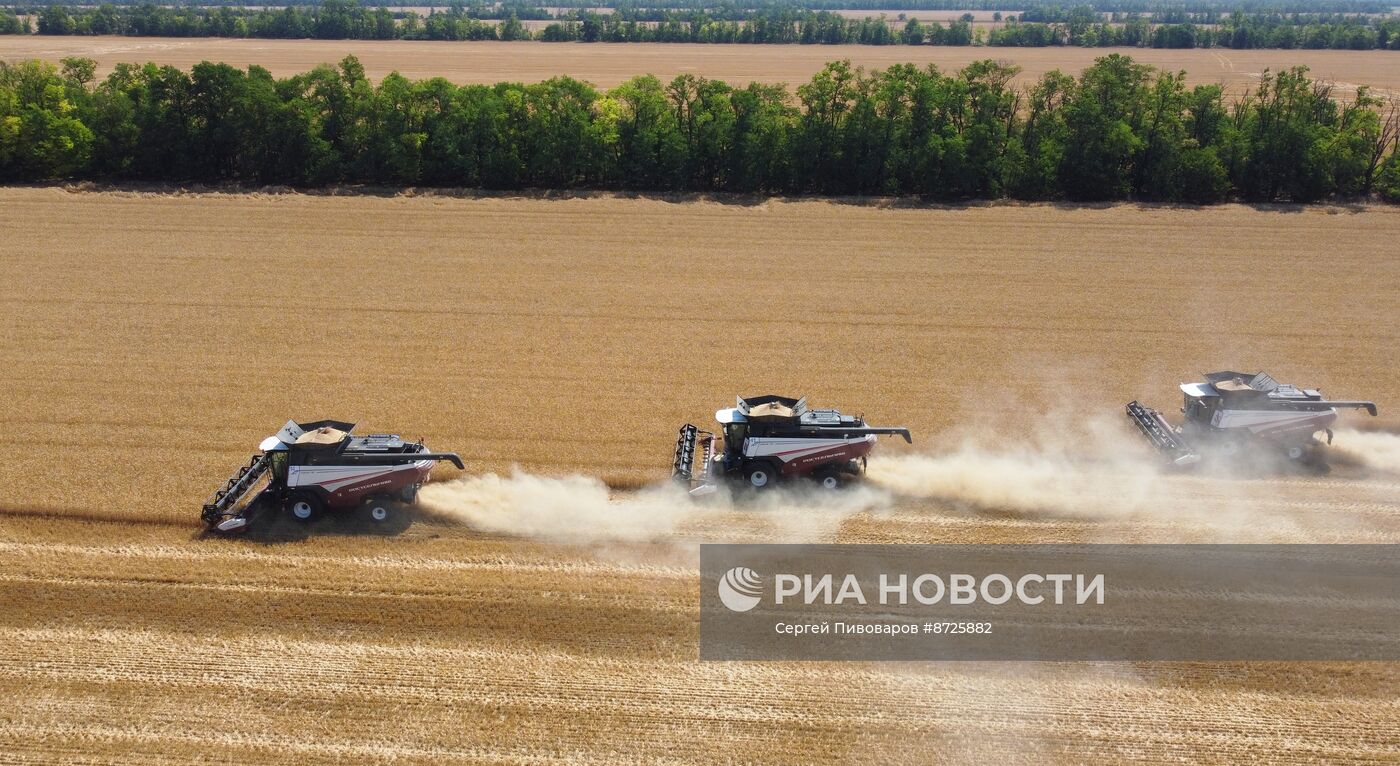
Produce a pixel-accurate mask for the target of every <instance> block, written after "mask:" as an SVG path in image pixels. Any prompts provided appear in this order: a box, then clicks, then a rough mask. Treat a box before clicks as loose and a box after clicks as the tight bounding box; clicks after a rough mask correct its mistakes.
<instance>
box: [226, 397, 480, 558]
mask: <svg viewBox="0 0 1400 766" xmlns="http://www.w3.org/2000/svg"><path fill="white" fill-rule="evenodd" d="M354 428H355V424H354V423H344V422H341V421H338V420H317V421H315V422H312V423H296V422H294V421H290V420H289V421H287V424H286V425H285V426H282V430H280V431H278V432H277V433H276V434H274V435H272V436H269V437H267V438H266V439H263V441H262V443H261V444H259V445H258V450H259V454H256V455H253V457H252V458H251V459H250V460H249V461H248V464H247V465H245V466H243V467H242V468H240V469H239V470H238V472H237V473H235V474H234V475H233V476H232V477H230V478H229V480H228V481H227V482H225V483H224V486H223V488H222V489H220V490H218V491H216V492H215V493H214V495H213V497H211V498H210V499H209V502H207V503H205V504H204V513H203V519H204V523H205V524H208V525H209V527H210V528H211V529H214V530H216V531H218V532H225V533H232V532H239V531H242V530H243V529H245V528H246V527H247V526H248V524H249V523H250V521H251V520H252V519H253V518H254V517H256V516H257V515H259V514H261V513H263V512H265V511H282V512H284V513H286V514H287V516H289V517H290V518H292V519H293V520H295V521H298V522H302V523H308V522H311V521H314V520H316V519H317V518H319V517H320V516H321V515H322V514H323V513H324V512H325V511H328V510H331V511H341V512H344V511H347V510H359V511H362V515H363V516H364V520H365V521H367V522H369V524H370V525H371V526H372V527H374V528H378V529H382V530H384V531H399V530H401V529H403V528H405V527H407V526H408V524H409V523H411V519H410V518H409V517H408V512H407V508H406V507H405V506H407V505H408V504H411V503H413V501H414V500H415V498H416V496H417V492H418V488H419V487H420V486H422V485H423V483H424V482H426V481H427V480H428V474H429V473H430V472H431V471H432V470H433V466H434V465H436V464H437V463H438V462H439V461H447V462H449V463H452V464H453V465H455V466H457V467H458V468H462V467H463V466H462V459H461V458H459V457H457V455H456V453H452V452H429V451H428V448H427V447H425V446H423V442H422V441H419V442H416V443H410V442H405V441H404V440H403V439H401V438H399V436H397V435H396V434H370V435H369V436H354V435H352V434H351V431H352V430H354ZM264 480H266V481H264ZM258 487H261V490H260V491H258V492H256V493H254V492H253V490H254V489H255V488H258ZM245 501H247V502H245Z"/></svg>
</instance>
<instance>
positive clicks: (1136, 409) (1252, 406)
mask: <svg viewBox="0 0 1400 766" xmlns="http://www.w3.org/2000/svg"><path fill="white" fill-rule="evenodd" d="M1181 392H1182V394H1184V395H1185V404H1184V405H1183V406H1182V408H1181V412H1182V413H1183V414H1184V415H1185V420H1184V421H1183V422H1182V424H1181V427H1180V428H1176V427H1173V426H1172V425H1171V424H1170V423H1168V422H1167V419H1166V418H1165V417H1163V416H1162V413H1160V412H1158V411H1157V410H1154V409H1152V408H1151V407H1147V406H1145V405H1142V404H1139V403H1138V402H1136V401H1133V402H1129V403H1128V417H1129V418H1130V419H1132V421H1133V423H1135V424H1136V425H1137V427H1138V430H1140V431H1142V433H1143V435H1144V436H1145V437H1147V440H1148V441H1150V442H1151V443H1152V446H1154V447H1156V448H1157V450H1158V451H1159V452H1161V453H1162V454H1163V455H1165V456H1166V457H1167V458H1168V459H1169V460H1170V461H1171V462H1172V463H1174V464H1176V465H1179V466H1187V465H1193V464H1195V463H1199V462H1200V461H1201V458H1202V457H1211V458H1219V459H1223V460H1227V461H1228V460H1234V459H1238V458H1239V457H1242V456H1244V455H1265V456H1272V455H1282V456H1284V457H1286V458H1288V459H1289V460H1292V461H1295V462H1305V461H1308V460H1310V459H1311V458H1312V456H1313V454H1314V448H1315V447H1317V446H1318V445H1319V444H1320V442H1319V441H1318V439H1317V437H1316V434H1318V433H1319V432H1323V433H1325V434H1326V435H1327V443H1328V444H1331V443H1332V429H1331V426H1332V423H1334V422H1335V421H1336V420H1337V410H1338V409H1364V410H1366V411H1367V412H1370V413H1371V415H1372V416H1374V415H1375V414H1376V405H1375V403H1373V402H1360V401H1331V400H1327V399H1324V398H1323V397H1322V392H1321V391H1317V390H1315V389H1311V388H1298V387H1297V386H1293V385H1289V384H1287V383H1279V382H1278V381H1276V380H1274V379H1273V378H1271V377H1269V375H1268V374H1267V373H1263V372H1260V373H1256V374H1253V375H1250V374H1248V373H1243V372H1233V371H1230V370H1223V371H1221V372H1210V373H1206V375H1205V380H1204V381H1202V382H1200V383H1184V384H1182V385H1181Z"/></svg>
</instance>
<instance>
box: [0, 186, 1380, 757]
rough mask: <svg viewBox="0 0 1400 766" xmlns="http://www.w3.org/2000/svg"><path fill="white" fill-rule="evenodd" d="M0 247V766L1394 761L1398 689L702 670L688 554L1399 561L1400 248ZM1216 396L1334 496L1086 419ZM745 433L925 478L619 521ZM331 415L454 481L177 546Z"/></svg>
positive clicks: (1362, 211)
mask: <svg viewBox="0 0 1400 766" xmlns="http://www.w3.org/2000/svg"><path fill="white" fill-rule="evenodd" d="M0 209H3V210H4V211H5V215H4V216H3V217H0V285H3V287H0V302H3V304H4V312H3V315H0V323H2V324H0V337H3V338H4V339H5V342H4V344H0V370H3V372H2V373H0V375H3V393H4V400H5V405H4V407H3V409H0V422H3V432H4V434H5V436H6V438H5V440H4V444H3V447H0V450H3V454H0V549H3V554H0V603H2V604H4V606H5V608H4V609H3V610H0V639H3V640H0V687H3V689H4V698H5V699H6V700H7V704H6V705H5V706H4V707H3V708H0V752H3V753H5V754H6V758H7V760H12V761H18V762H74V761H79V760H83V759H86V760H92V761H100V762H120V763H183V762H189V761H191V760H196V759H198V760H203V761H207V762H219V763H248V762H297V763H303V764H305V763H330V762H344V761H347V760H355V761H390V760H392V761H394V762H398V763H480V762H493V763H497V762H504V763H574V762H617V763H620V762H649V763H652V762H675V763H685V762H696V761H727V762H735V763H740V762H744V763H757V762H768V763H798V762H801V763H840V762H869V763H928V762H943V763H972V762H988V761H991V762H1004V763H1045V762H1063V763H1076V762H1084V761H1086V760H1098V761H1117V762H1135V761H1137V762H1141V761H1162V760H1185V761H1193V762H1196V761H1213V762H1242V761H1251V760H1271V761H1273V762H1298V763H1302V762H1319V761H1323V762H1358V763H1374V762H1384V761H1388V760H1393V759H1394V757H1395V753H1396V752H1400V701H1397V700H1400V694H1397V692H1400V666H1397V665H1396V664H1387V663H1357V664H1346V663H1307V664H1267V663H1255V664H1124V663H1106V664H1082V663H1074V664H1006V665H1002V664H996V663H966V664H959V663H944V664H911V665H865V664H859V663H848V664H800V663H798V664H766V663H742V664H728V663H699V662H697V661H696V659H695V658H696V640H697V619H698V617H697V610H696V600H697V594H696V582H697V580H696V575H695V571H696V569H695V567H696V550H697V549H696V543H698V542H707V541H748V542H761V541H781V542H789V541H791V542H796V541H843V542H1005V543H1030V542H1108V541H1113V542H1240V541H1273V542H1304V541H1313V542H1400V460H1397V458H1400V447H1397V446H1396V443H1397V442H1400V435H1397V434H1396V433H1395V431H1396V430H1397V426H1400V417H1397V414H1400V408H1397V406H1396V402H1400V381H1397V378H1396V375H1395V370H1396V369H1397V361H1400V359H1397V351H1396V348H1397V347H1400V343H1398V342H1397V341H1400V298H1397V293H1396V291H1395V289H1394V286H1395V285H1396V284H1400V260H1397V258H1396V255H1395V251H1394V246H1393V243H1394V242H1395V241H1396V239H1397V237H1398V236H1400V210H1397V209H1395V208H1388V207H1365V206H1358V207H1325V206H1319V207H1306V208H1303V207H1288V206H1280V207H1248V206H1221V207H1215V208H1208V209H1173V208H1167V207H1154V206H1133V205H1114V206H1102V207H1095V206H1083V207H1069V206H1054V205H1012V204H1005V205H985V206H969V207H922V206H912V205H898V204H890V203H881V202H878V201H841V200H837V201H798V200H766V201H757V200H747V199H720V200H713V199H704V198H690V197H678V198H629V197H624V196H616V195H560V196H557V197H528V198H527V197H490V196H488V197H476V196H460V197H459V196H452V195H398V196H374V195H356V196H335V195H326V196H321V195H302V194H282V193H260V194H251V193H250V194H234V193H227V194H225V193H184V194H166V193H143V192H134V191H128V192H94V191H69V190H64V189H58V188H32V189H18V188H10V189H3V190H0ZM1221 367H1236V368H1243V369H1247V370H1254V369H1257V368H1262V369H1267V370H1269V371H1270V372H1272V373H1273V374H1274V375H1275V376H1276V377H1278V378H1279V379H1281V380H1286V381H1292V382H1297V383H1301V384H1306V385H1309V386H1317V387H1320V388H1322V389H1323V390H1324V391H1326V392H1327V393H1329V394H1331V395H1334V396H1342V397H1348V398H1351V397H1357V398H1369V399H1374V400H1376V401H1377V402H1379V403H1380V406H1381V413H1382V417H1381V418H1377V419H1369V418H1365V419H1360V418H1350V419H1348V421H1347V422H1346V427H1345V428H1344V429H1342V430H1339V434H1338V442H1337V445H1336V447H1335V454H1334V458H1335V459H1334V461H1333V462H1334V469H1333V471H1332V472H1331V473H1329V474H1313V473H1301V474H1288V475H1281V476H1266V477H1252V478H1236V477H1217V476H1208V475H1207V476H1162V475H1157V474H1156V473H1155V472H1152V471H1146V470H1141V463H1139V462H1134V461H1136V460H1137V458H1136V457H1134V456H1132V455H1129V454H1128V453H1134V451H1135V450H1140V447H1139V445H1137V444H1136V441H1135V440H1134V439H1133V438H1132V436H1131V434H1129V433H1128V431H1127V426H1126V425H1125V423H1124V421H1123V418H1122V416H1121V406H1122V403H1123V402H1125V401H1127V400H1128V399H1131V398H1135V397H1137V398H1144V399H1146V400H1147V401H1148V402H1150V403H1153V404H1155V405H1157V406H1160V407H1163V409H1165V410H1167V411H1168V412H1174V408H1175V405H1176V395H1175V393H1174V392H1175V385H1176V383H1177V382H1179V381H1181V380H1188V379H1192V378H1193V377H1194V376H1195V374H1196V373H1197V372H1199V371H1202V370H1206V369H1216V368H1221ZM768 392H774V393H791V394H807V395H810V396H811V397H812V400H813V402H814V403H816V404H820V405H830V406H837V407H840V408H842V409H843V410H847V411H854V412H861V411H863V412H864V413H865V414H866V416H867V417H868V419H869V420H870V421H872V422H876V423H882V424H903V425H907V426H909V427H910V428H912V429H913V430H914V435H915V444H914V446H913V447H904V446H903V445H902V444H894V443H889V442H887V443H885V444H882V446H881V448H880V452H879V453H878V454H877V456H876V457H875V458H874V459H873V460H872V463H871V471H872V486H871V487H868V488H866V489H862V490H860V491H858V492H855V493H852V494H851V495H849V496H848V497H847V498H846V499H843V500H841V501H839V502H838V503H836V504H832V505H819V506H817V507H811V508H809V507H801V506H800V504H792V505H784V506H782V507H777V508H772V509H769V510H767V511H765V512H763V513H753V512H745V511H742V510H733V509H727V508H716V509H708V510H704V511H694V512H693V511H690V510H687V509H679V510H678V507H677V506H676V505H675V504H674V503H672V502H671V500H670V499H668V498H666V497H662V498H661V499H657V497H656V496H655V495H654V494H650V492H651V491H650V490H643V491H638V490H637V488H638V487H642V486H647V485H651V484H656V483H660V482H663V481H664V479H665V476H666V472H667V469H668V463H669V459H670V452H671V447H672V441H673V438H674V431H675V428H676V427H677V426H678V425H679V424H680V423H682V422H685V421H692V422H697V423H708V422H710V420H711V417H712V413H713V411H714V409H716V408H718V407H721V406H726V405H727V404H728V403H730V402H732V399H733V397H734V395H736V394H756V393H768ZM323 417H328V418H338V419H348V420H355V421H358V422H359V423H361V430H378V429H394V430H396V431H398V432H400V433H403V434H404V435H405V436H408V437H410V438H417V437H420V436H421V437H424V438H425V439H426V440H427V443H428V444H429V445H430V446H432V447H434V448H437V449H451V450H456V451H459V452H461V453H462V455H463V457H464V459H465V461H466V463H467V471H466V476H465V478H462V479H454V478H453V476H452V475H451V472H443V473H440V474H439V475H438V476H437V477H436V479H437V482H435V485H431V487H430V488H432V489H435V490H437V492H436V493H433V494H431V496H429V494H428V493H427V491H426V490H425V498H426V499H427V500H431V501H432V502H431V503H430V505H431V507H430V508H428V509H426V511H427V513H426V514H425V518H424V519H423V520H422V521H421V522H420V523H419V524H418V525H416V526H415V527H413V528H412V529H411V530H409V531H408V532H407V533H405V534H404V535H401V536H399V537H394V538H380V537H367V536H360V535H353V534H334V533H329V532H328V533H326V534H316V535H312V536H310V537H308V538H306V539H302V540H297V541H292V542H285V543H259V542H254V541H248V540H233V541H223V540H210V539H203V538H201V537H199V536H198V535H197V531H198V524H197V516H198V506H199V505H200V503H202V502H203V500H204V498H205V496H206V495H207V494H208V493H210V492H211V491H212V490H213V489H214V488H215V487H216V486H217V485H218V484H219V483H220V482H221V481H222V479H223V478H225V477H226V476H227V474H228V473H229V472H230V471H231V470H232V469H233V468H234V467H235V466H236V465H238V463H239V462H240V461H242V460H244V459H246V457H247V455H248V454H249V453H250V452H251V450H252V449H253V447H254V446H255V445H256V444H257V442H258V441H259V440H260V439H261V438H262V437H264V436H266V435H268V434H270V433H272V432H273V431H274V430H275V429H276V428H277V427H278V426H279V425H280V424H281V423H282V422H283V421H285V420H286V419H288V418H297V419H318V418H323ZM1363 427H1365V429H1366V430H1362V428H1363ZM1118 453H1124V455H1127V456H1126V457H1125V456H1120V455H1118ZM1080 454H1084V455H1089V456H1091V457H1090V459H1087V460H1080V459H1079V458H1078V457H1077V456H1078V455H1080ZM1387 461H1395V462H1387ZM513 466H517V467H518V472H517V473H515V474H514V475H512V473H511V471H512V467H513ZM1129 469H1131V470H1129ZM491 474H498V475H499V477H496V478H492V477H491V476H490V475H491ZM604 482H606V483H604ZM609 484H610V485H612V488H611V489H610V488H609V486H608V485H609Z"/></svg>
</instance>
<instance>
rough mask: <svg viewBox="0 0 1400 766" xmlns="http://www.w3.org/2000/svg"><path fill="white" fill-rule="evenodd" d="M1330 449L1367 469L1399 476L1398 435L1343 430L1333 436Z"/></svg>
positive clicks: (1399, 449)
mask: <svg viewBox="0 0 1400 766" xmlns="http://www.w3.org/2000/svg"><path fill="white" fill-rule="evenodd" d="M1331 449H1332V451H1334V452H1339V453H1341V454H1343V455H1345V456H1346V457H1348V458H1350V459H1352V460H1354V461H1355V462H1357V463H1359V464H1361V465H1363V466H1365V467H1367V468H1371V469H1373V470H1377V471H1384V472H1385V473H1393V474H1400V433H1392V432H1388V431H1359V430H1356V429H1354V428H1343V429H1340V430H1338V431H1337V432H1336V433H1335V434H1334V435H1333V441H1332V446H1331Z"/></svg>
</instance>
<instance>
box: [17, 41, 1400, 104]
mask: <svg viewBox="0 0 1400 766" xmlns="http://www.w3.org/2000/svg"><path fill="white" fill-rule="evenodd" d="M1109 53H1123V54H1126V55H1129V56H1132V57H1133V58H1134V59H1135V60H1137V61H1139V62H1141V63H1144V64H1150V65H1152V66H1155V67H1158V68H1160V69H1163V70H1167V71H1173V72H1174V71H1178V70H1181V71H1185V72H1186V80H1187V83H1188V84H1190V85H1196V84H1202V83H1207V84H1214V83H1219V84H1222V85H1224V86H1226V88H1227V89H1229V90H1230V91H1231V92H1235V93H1238V92H1240V91H1242V90H1243V89H1245V88H1248V87H1251V86H1252V85H1253V84H1254V83H1255V82H1256V81H1257V80H1258V77H1259V75H1260V74H1261V73H1262V72H1263V71H1264V70H1265V69H1270V70H1273V71H1278V70H1280V69H1283V68H1286V67H1291V66H1297V65H1305V66H1307V67H1309V68H1310V69H1311V71H1312V75H1313V76H1314V77H1316V78H1318V79H1322V80H1327V81H1329V82H1332V83H1334V84H1335V88H1336V92H1337V93H1338V95H1341V96H1349V95H1350V94H1352V93H1354V91H1355V89H1356V86H1358V85H1368V86H1371V88H1372V89H1373V91H1377V92H1379V93H1380V94H1381V95H1397V94H1400V53H1397V52H1395V51H1328V50H1316V51H1315V50H1238V51H1236V50H1205V49H1195V50H1166V49H1153V48H1098V49H1095V48H1066V47H1061V48H987V47H972V46H966V47H945V46H927V45H919V46H908V45H699V44H697V45H690V44H675V43H613V44H608V43H535V42H439V41H422V40H378V41H376V40H239V39H221V38H192V39H191V38H172V37H60V36H50V35H4V36H0V60H6V61H18V60H23V59H34V58H39V59H47V60H51V61H57V60H58V59H60V58H62V57H65V56H87V57H89V58H92V59H94V60H96V61H97V63H98V75H99V76H105V75H106V74H107V73H108V72H110V71H111V69H112V66H113V65H115V64H118V63H123V62H126V63H137V64H142V63H145V62H147V61H154V62H155V63H157V64H170V65H173V66H177V67H181V68H184V69H188V68H189V67H191V66H193V65H194V64H197V63H199V62H201V61H219V62H224V63H227V64H232V65H234V66H238V67H246V66H249V65H252V64H256V65H258V66H262V67H266V68H267V69H269V70H270V71H271V72H272V73H273V74H275V75H278V76H281V77H285V76H289V75H293V74H297V73H299V72H305V71H307V70H309V69H311V68H312V67H314V66H316V65H317V64H326V63H335V62H337V61H339V60H340V59H342V58H344V57H345V56H346V55H347V54H354V55H355V56H357V57H359V59H360V61H361V63H363V64H364V66H365V71H366V72H367V73H368V74H369V76H370V77H373V78H379V77H383V76H384V75H386V74H388V73H389V72H393V71H397V72H400V73H402V74H403V75H405V76H407V77H410V78H413V79H425V78H429V77H445V78H447V79H449V80H451V81H453V82H456V83H459V84H461V83H486V84H490V83H496V82H501V81H513V82H538V81H540V80H546V79H548V78H550V77H554V76H556V75H562V74H567V75H570V76H572V77H575V78H577V79H580V80H585V81H588V82H591V83H593V84H594V85H597V86H599V87H602V88H611V87H613V86H615V85H617V84H619V83H621V82H623V81H625V80H628V79H630V78H632V77H634V76H636V75H639V74H654V75H656V76H657V77H660V78H662V80H669V79H671V78H673V77H675V76H676V75H679V74H694V75H700V76H704V77H708V78H712V79H718V80H726V81H728V82H731V83H738V84H747V83H749V82H755V81H756V82H764V83H787V84H789V85H792V86H794V87H795V86H796V85H798V84H800V83H803V82H806V81H807V80H808V79H810V78H811V76H812V75H813V74H815V73H816V72H817V71H818V70H820V69H821V68H822V66H823V65H825V64H826V62H828V61H834V60H838V59H849V60H850V61H851V62H852V63H853V64H854V65H857V66H863V67H866V68H867V69H870V68H884V67H888V66H890V65H891V64H902V63H906V62H913V63H916V64H936V65H937V66H938V67H939V68H940V69H943V70H944V71H951V70H956V69H960V68H962V67H963V66H965V65H967V64H968V63H969V62H971V61H976V60H979V59H988V58H990V59H997V60H1001V61H1007V62H1010V63H1012V64H1016V65H1017V66H1020V67H1021V68H1022V73H1021V76H1020V77H1019V79H1018V82H1019V83H1022V84H1029V83H1031V82H1033V81H1034V80H1036V79H1038V78H1039V77H1040V76H1041V75H1043V74H1044V73H1046V72H1048V71H1050V70H1052V69H1060V70H1063V71H1065V72H1069V73H1072V74H1078V73H1079V71H1080V70H1082V69H1083V68H1084V67H1086V66H1088V65H1089V64H1092V63H1093V61H1094V59H1096V58H1098V57H1100V56H1105V55H1108V54H1109Z"/></svg>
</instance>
